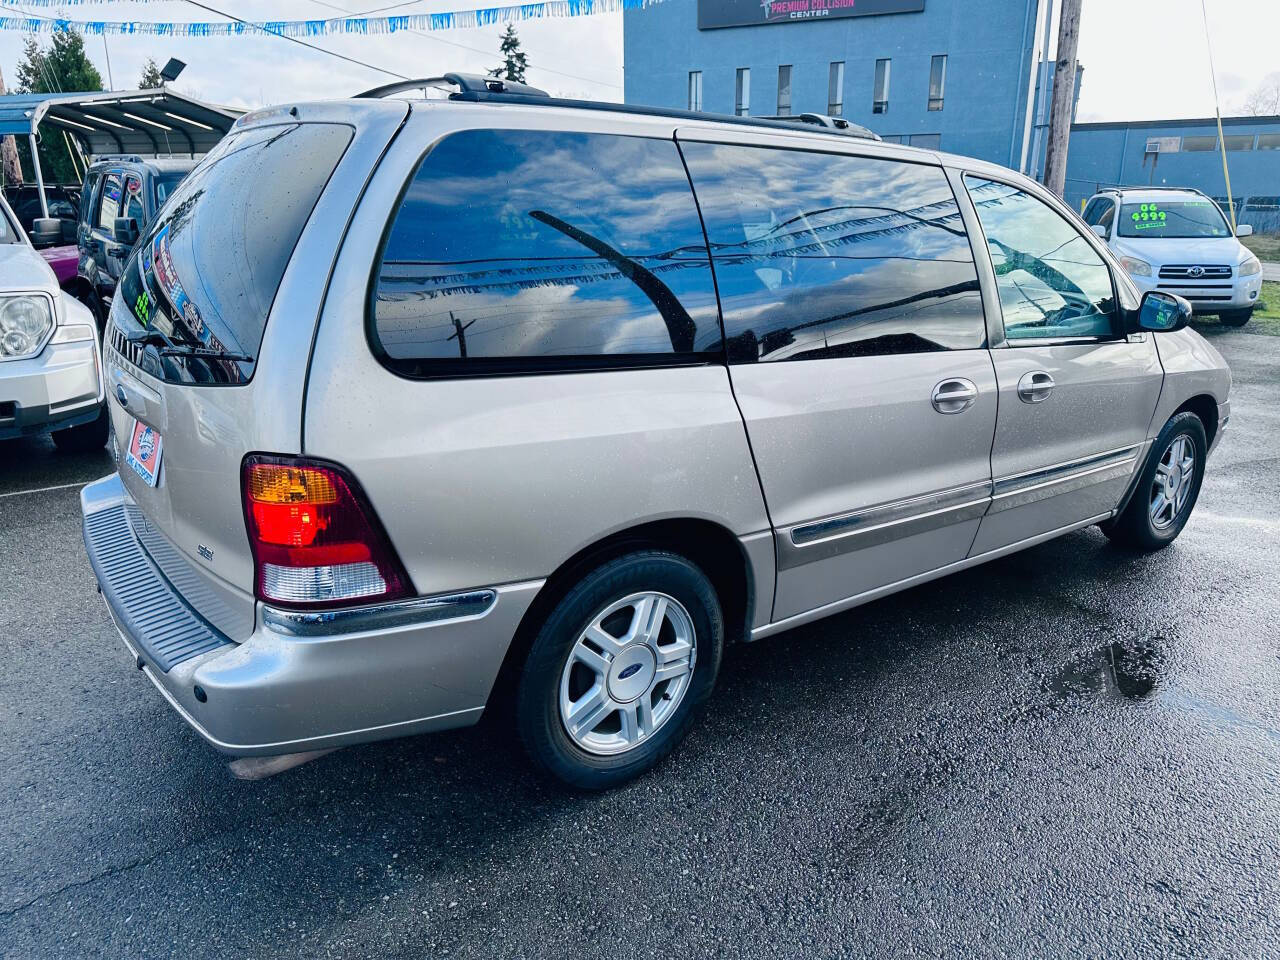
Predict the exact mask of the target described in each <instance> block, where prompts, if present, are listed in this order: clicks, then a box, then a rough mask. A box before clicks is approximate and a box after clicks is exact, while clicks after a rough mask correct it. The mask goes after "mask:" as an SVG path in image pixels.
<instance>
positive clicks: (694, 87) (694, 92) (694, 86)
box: [689, 70, 702, 110]
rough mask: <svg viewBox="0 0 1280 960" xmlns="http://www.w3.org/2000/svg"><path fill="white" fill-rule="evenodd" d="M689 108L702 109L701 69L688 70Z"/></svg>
mask: <svg viewBox="0 0 1280 960" xmlns="http://www.w3.org/2000/svg"><path fill="white" fill-rule="evenodd" d="M689 109H690V110H701V109H702V71H701V70H690V71H689Z"/></svg>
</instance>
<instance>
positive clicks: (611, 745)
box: [82, 75, 1230, 787]
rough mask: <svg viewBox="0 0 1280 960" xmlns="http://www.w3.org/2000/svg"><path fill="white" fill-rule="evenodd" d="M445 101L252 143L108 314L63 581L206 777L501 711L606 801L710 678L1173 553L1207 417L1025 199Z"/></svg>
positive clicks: (235, 143) (536, 749) (1123, 298)
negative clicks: (1094, 549) (954, 607)
mask: <svg viewBox="0 0 1280 960" xmlns="http://www.w3.org/2000/svg"><path fill="white" fill-rule="evenodd" d="M437 85H441V86H445V87H447V88H448V89H449V90H451V95H450V96H449V97H448V98H446V99H422V100H412V101H411V100H409V99H406V98H402V97H399V96H397V95H396V94H398V93H399V92H400V91H399V90H398V89H397V88H392V89H389V90H384V91H379V93H382V94H387V95H384V96H378V95H374V96H368V97H366V98H363V99H356V100H352V101H346V102H327V103H315V104H297V105H295V106H284V107H278V108H273V109H269V110H263V111H259V112H256V113H251V114H249V115H247V116H245V117H243V118H241V119H240V120H239V121H238V122H237V123H236V125H235V127H234V129H233V130H232V131H231V133H230V134H229V135H228V136H227V138H226V139H225V140H223V142H222V143H221V144H220V145H219V146H218V148H217V149H216V150H215V151H214V152H212V153H211V154H209V156H208V157H207V158H206V159H205V160H204V161H203V162H202V163H201V164H200V166H199V167H198V168H197V169H196V170H195V171H194V172H193V173H192V174H191V175H190V176H189V177H188V178H187V179H186V180H185V181H184V182H183V184H182V185H181V187H180V188H179V189H178V191H177V192H176V193H175V194H174V195H173V197H172V198H171V199H170V202H169V203H168V204H167V205H166V206H165V208H164V211H163V212H162V214H161V216H160V217H159V218H158V219H157V220H156V222H155V223H154V224H153V225H152V226H151V227H150V228H149V230H148V233H147V235H146V236H144V237H143V239H142V242H140V243H139V244H138V247H137V249H136V250H135V252H134V253H133V255H132V258H131V260H130V262H129V264H128V267H127V269H126V271H125V275H124V278H123V279H122V281H121V284H120V293H119V294H118V295H117V296H116V297H115V299H114V301H113V303H112V307H111V315H110V322H109V326H108V331H107V337H106V340H107V345H106V348H105V375H106V378H107V392H108V395H109V400H110V408H111V415H112V419H113V423H114V427H115V435H116V437H117V438H118V440H117V460H118V462H119V471H118V473H116V474H114V475H112V476H110V477H108V478H106V479H104V480H101V481H99V482H97V483H94V484H91V485H90V486H88V487H86V488H85V490H84V492H83V494H82V501H83V511H84V538H85V544H86V546H87V548H88V553H89V558H90V560H91V562H92V564H93V568H94V571H95V573H96V575H97V578H98V583H99V585H100V588H101V591H102V593H103V595H104V597H105V599H106V601H107V605H108V607H109V609H110V612H111V616H112V617H113V618H114V620H115V623H116V625H117V626H118V627H119V630H120V633H121V635H122V636H123V638H124V642H125V644H126V645H127V646H128V648H129V650H130V652H131V653H132V655H133V656H134V657H135V658H136V662H137V666H138V667H139V669H141V670H142V671H143V672H144V673H145V674H146V676H147V677H148V678H149V679H150V680H151V681H152V682H153V683H154V684H155V686H156V687H157V689H158V690H159V691H160V693H161V694H162V695H163V696H164V697H165V698H166V699H167V700H168V701H169V703H170V704H171V705H172V706H173V708H174V709H175V710H177V711H178V713H180V714H181V715H182V717H183V718H184V719H185V720H186V721H187V722H188V723H189V724H190V725H191V726H192V727H194V728H195V730H196V731H197V732H198V733H199V734H200V735H201V736H203V737H204V738H205V739H206V740H207V741H209V743H211V744H212V745H213V746H214V747H216V748H217V749H219V750H221V751H224V752H226V753H229V754H234V755H240V756H266V755H276V754H287V753H295V752H303V751H312V750H317V749H322V748H328V747H336V746H341V745H346V744H353V743H359V742H364V741H370V740H377V739H382V738H386V737H394V736H401V735H406V734H416V733H423V732H427V731H435V730H442V729H446V728H450V727H459V726H463V725H466V724H471V723H474V722H476V721H477V720H478V719H479V718H480V716H481V715H482V714H483V713H485V712H486V711H488V712H490V713H492V714H494V715H496V717H497V722H499V723H502V724H510V725H511V726H512V727H513V728H514V729H515V730H517V731H518V732H519V735H520V736H521V738H522V739H523V741H524V743H525V744H526V746H527V748H528V752H529V754H530V756H531V757H532V759H533V762H534V764H535V765H536V766H537V767H539V768H540V769H542V770H544V771H546V772H549V773H551V774H553V775H554V776H557V777H559V778H561V779H562V780H564V781H566V782H568V783H570V784H573V785H576V786H579V787H605V786H608V785H611V784H616V783H619V782H621V781H623V780H626V779H627V778H629V777H633V776H635V775H636V774H638V773H640V772H641V771H644V770H646V769H647V768H649V767H651V766H652V765H653V764H654V763H656V762H657V761H658V760H659V759H661V758H662V757H663V756H664V755H665V754H667V753H668V752H669V751H671V750H672V748H673V747H674V746H675V745H676V744H677V743H678V742H679V741H680V739H681V738H682V737H683V735H684V734H685V732H686V731H687V730H688V728H689V726H690V723H691V722H692V720H693V719H694V716H695V714H696V712H697V710H698V708H699V706H700V705H701V704H702V703H704V702H705V701H706V700H707V698H708V695H709V694H710V692H711V689H712V686H713V685H714V683H715V679H716V672H717V669H718V667H719V664H720V658H721V655H722V653H723V652H724V650H725V648H726V646H728V645H731V644H733V643H736V642H741V641H753V640H759V639H762V638H764V637H767V636H770V635H771V634H775V633H778V632H779V631H783V630H787V629H789V628H791V627H794V626H797V625H799V624H803V623H807V622H809V621H812V620H816V619H818V618H820V617H825V616H827V615H829V614H833V613H838V612H840V611H843V610H848V609H850V608H851V607H854V606H857V605H858V604H861V603H865V602H867V601H869V600H872V599H875V598H877V597H881V596H884V595H885V594H888V593H891V592H893V591H896V590H902V589H904V588H906V587H910V586H913V585H916V584H920V583H923V582H925V581H928V580H931V579H933V578H936V577H940V576H943V575H944V574H947V573H950V572H953V571H957V570H962V569H965V568H967V567H970V566H973V565H974V564H978V563H981V562H983V561H985V560H990V559H992V558H994V557H999V556H1003V555H1006V554H1008V553H1011V552H1013V551H1016V550H1021V549H1023V548H1025V547H1030V546H1034V545H1035V544H1038V543H1041V542H1043V541H1045V540H1047V539H1049V538H1051V537H1056V536H1060V535H1061V534H1064V533H1067V532H1068V531H1072V530H1078V529H1080V528H1082V527H1087V526H1090V525H1095V524H1096V525H1100V526H1101V527H1102V529H1103V531H1104V532H1105V533H1106V534H1107V536H1109V537H1110V538H1111V539H1112V540H1113V541H1115V542H1116V543H1117V544H1120V545H1122V546H1124V547H1126V548H1131V549H1137V550H1155V549H1158V548H1160V547H1163V546H1165V545H1167V544H1168V543H1170V542H1171V541H1172V540H1173V539H1174V538H1176V537H1177V536H1178V534H1179V532H1180V531H1181V530H1182V528H1183V526H1184V525H1185V524H1186V522H1187V519H1188V517H1189V516H1190V514H1191V511H1192V509H1193V508H1194V506H1195V502H1196V497H1197V494H1198V492H1199V489H1200V484H1201V479H1202V477H1203V474H1204V469H1205V461H1206V457H1207V455H1208V454H1209V452H1210V451H1211V450H1212V449H1213V447H1214V445H1215V443H1216V442H1217V441H1218V439H1219V438H1220V437H1221V436H1222V431H1223V428H1224V427H1226V425H1227V420H1228V415H1229V410H1230V407H1229V404H1228V400H1227V394H1228V390H1229V388H1230V374H1229V372H1228V370H1227V368H1226V366H1225V364H1224V362H1223V360H1222V357H1221V356H1219V354H1218V353H1217V352H1216V351H1215V350H1214V349H1213V348H1212V347H1211V346H1210V345H1209V344H1208V343H1206V342H1205V341H1204V340H1203V339H1201V338H1200V337H1199V336H1198V335H1197V334H1196V333H1194V332H1192V331H1190V330H1188V329H1185V326H1186V323H1187V320H1188V318H1189V316H1190V309H1189V307H1188V306H1187V304H1186V303H1185V301H1181V300H1179V299H1178V298H1177V297H1174V296H1172V295H1170V294H1167V293H1163V292H1152V293H1148V294H1147V295H1146V296H1145V297H1144V298H1139V296H1138V294H1137V291H1136V290H1135V288H1134V286H1133V284H1132V282H1131V281H1130V280H1129V279H1128V277H1127V276H1126V275H1125V272H1124V271H1123V270H1122V269H1121V268H1120V266H1119V264H1118V263H1117V262H1116V261H1115V259H1114V257H1113V256H1112V255H1111V253H1110V252H1109V251H1108V250H1107V248H1106V246H1105V245H1104V244H1103V243H1102V241H1101V240H1100V239H1099V238H1097V237H1096V236H1094V235H1093V234H1092V233H1091V232H1090V231H1089V230H1088V228H1087V227H1085V226H1084V224H1083V223H1082V222H1081V221H1080V220H1079V219H1078V218H1077V217H1076V216H1075V214H1073V213H1072V212H1071V211H1070V210H1069V209H1068V208H1066V207H1065V206H1063V204H1062V203H1061V202H1059V201H1058V200H1057V199H1055V198H1054V197H1052V196H1050V195H1049V194H1048V193H1046V192H1045V191H1044V190H1043V189H1041V187H1039V186H1038V185H1037V184H1035V183H1033V182H1031V181H1029V180H1027V179H1025V178H1023V177H1020V176H1018V175H1017V174H1015V173H1012V172H1010V171H1009V170H1007V169H1005V168H1002V167H998V166H995V165H992V164H988V163H982V162H978V161H974V160H969V159H965V158H962V157H955V156H948V155H944V154H939V153H936V152H929V151H924V150H918V149H911V148H908V147H903V146H899V145H895V144H888V143H878V142H875V141H871V140H866V139H861V138H851V137H847V136H841V135H837V134H830V133H824V132H823V131H822V130H820V129H816V128H815V129H802V128H798V127H796V126H794V125H787V124H784V123H780V122H775V123H771V122H767V121H752V120H749V119H747V118H729V117H713V116H709V115H704V114H695V113H685V112H677V111H667V110H657V109H643V108H631V107H622V106H620V105H616V104H592V103H582V102H570V101H560V100H554V99H551V98H549V97H546V96H545V95H542V94H540V92H539V91H535V90H532V89H531V88H526V87H523V86H519V85H514V84H503V83H502V82H501V81H493V80H485V79H481V78H472V77H466V76H458V75H449V76H448V77H447V78H442V79H441V80H440V81H438V83H437Z"/></svg>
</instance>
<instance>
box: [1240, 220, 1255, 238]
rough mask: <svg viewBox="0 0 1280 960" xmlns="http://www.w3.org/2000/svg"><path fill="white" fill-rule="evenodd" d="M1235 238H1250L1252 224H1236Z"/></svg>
mask: <svg viewBox="0 0 1280 960" xmlns="http://www.w3.org/2000/svg"><path fill="white" fill-rule="evenodd" d="M1236 236H1237V237H1252V236H1253V224H1252V223H1237V224H1236Z"/></svg>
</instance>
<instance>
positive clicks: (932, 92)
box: [929, 53, 947, 110]
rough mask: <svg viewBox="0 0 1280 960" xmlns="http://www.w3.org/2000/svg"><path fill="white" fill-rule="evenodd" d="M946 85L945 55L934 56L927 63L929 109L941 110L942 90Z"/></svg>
mask: <svg viewBox="0 0 1280 960" xmlns="http://www.w3.org/2000/svg"><path fill="white" fill-rule="evenodd" d="M946 86H947V55H946V54H945V53H944V54H942V55H941V56H938V57H934V58H933V63H932V64H930V65H929V109H930V110H941V109H942V97H943V92H944V90H945V89H946Z"/></svg>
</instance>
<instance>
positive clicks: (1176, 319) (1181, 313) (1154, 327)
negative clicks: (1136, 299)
mask: <svg viewBox="0 0 1280 960" xmlns="http://www.w3.org/2000/svg"><path fill="white" fill-rule="evenodd" d="M1191 313H1192V310H1191V304H1189V303H1188V302H1187V301H1186V300H1184V299H1182V297H1179V296H1177V295H1176V294H1173V293H1165V292H1164V291H1163V290H1148V291H1147V292H1146V293H1145V294H1143V297H1142V306H1140V307H1139V308H1138V313H1137V317H1136V319H1137V330H1150V331H1151V332H1152V333H1172V332H1173V331H1174V330H1181V329H1182V328H1183V327H1185V326H1186V325H1187V324H1189V323H1190V322H1191ZM1134 332H1136V331H1134Z"/></svg>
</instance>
